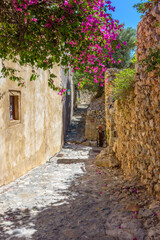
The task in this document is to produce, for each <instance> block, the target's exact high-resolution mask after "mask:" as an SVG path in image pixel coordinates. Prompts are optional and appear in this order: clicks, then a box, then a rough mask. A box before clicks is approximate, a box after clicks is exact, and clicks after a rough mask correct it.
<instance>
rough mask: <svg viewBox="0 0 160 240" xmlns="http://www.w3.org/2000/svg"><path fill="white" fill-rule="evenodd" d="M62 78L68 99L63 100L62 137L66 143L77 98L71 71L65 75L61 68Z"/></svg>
mask: <svg viewBox="0 0 160 240" xmlns="http://www.w3.org/2000/svg"><path fill="white" fill-rule="evenodd" d="M61 78H62V86H63V87H64V88H66V89H67V90H69V91H67V92H66V97H65V100H63V113H62V119H63V131H62V133H63V136H62V142H63V143H64V138H65V136H66V131H67V129H68V127H69V125H70V122H71V118H72V115H73V108H74V98H75V90H74V85H73V80H72V75H71V70H69V71H68V73H67V74H66V75H65V74H64V70H63V69H62V68H61Z"/></svg>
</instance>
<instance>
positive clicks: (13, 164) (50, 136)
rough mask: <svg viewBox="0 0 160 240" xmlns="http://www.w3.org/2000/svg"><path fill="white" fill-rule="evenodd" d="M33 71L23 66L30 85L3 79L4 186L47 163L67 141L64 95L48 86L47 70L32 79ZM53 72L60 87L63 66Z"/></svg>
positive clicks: (0, 151)
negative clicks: (64, 141) (64, 123)
mask: <svg viewBox="0 0 160 240" xmlns="http://www.w3.org/2000/svg"><path fill="white" fill-rule="evenodd" d="M9 66H10V67H14V68H15V67H16V68H17V66H16V65H14V64H13V63H10V64H9ZM1 67H2V63H1V66H0V68H1ZM31 73H32V69H31V68H30V67H25V68H21V69H20V74H21V76H22V77H23V78H24V82H25V86H26V87H18V84H17V82H12V81H10V80H9V79H7V78H1V79H0V186H1V185H5V184H8V183H9V182H11V181H13V180H15V179H16V178H18V177H20V176H22V175H24V174H25V173H26V172H28V171H29V170H31V169H32V168H34V167H36V166H38V165H40V164H43V163H44V162H46V161H47V160H48V159H49V158H50V157H52V156H53V155H54V154H55V153H57V152H58V151H59V150H60V148H61V146H62V143H63V134H64V133H63V105H64V103H63V101H62V97H61V96H59V95H58V94H57V92H55V91H53V90H52V89H50V88H49V87H48V81H47V79H48V72H47V71H43V70H39V72H38V73H39V77H38V79H37V80H36V81H32V82H30V81H29V79H30V76H31ZM53 73H54V74H55V75H56V76H57V78H56V79H55V80H54V82H55V84H56V86H60V85H61V84H62V74H61V68H60V67H56V66H55V67H54V68H53ZM63 80H65V79H63Z"/></svg>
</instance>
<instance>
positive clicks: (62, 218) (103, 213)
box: [0, 106, 160, 240]
mask: <svg viewBox="0 0 160 240" xmlns="http://www.w3.org/2000/svg"><path fill="white" fill-rule="evenodd" d="M85 107H86V106H82V107H81V108H79V109H77V111H76V113H75V116H74V119H73V122H72V124H71V127H70V129H69V131H68V134H67V136H66V144H65V145H64V147H63V148H62V150H61V151H60V152H59V153H58V154H56V155H55V156H54V157H53V158H51V159H50V161H49V162H47V163H46V164H43V165H42V166H40V167H37V168H35V169H33V170H32V171H30V172H29V173H27V174H26V175H25V176H23V177H21V178H20V179H17V180H16V181H15V182H13V183H11V184H9V185H7V186H5V187H1V188H0V240H19V239H21V240H28V239H33V240H71V239H72V240H85V239H89V240H136V239H137V240H152V239H153V240H154V239H155V240H160V203H159V202H158V201H155V200H154V199H153V197H151V196H149V193H148V192H147V191H146V189H145V188H144V187H143V186H142V185H141V184H140V183H139V181H137V180H136V179H133V180H132V181H127V180H125V178H124V176H123V173H122V172H121V171H120V170H118V169H116V170H109V169H99V168H96V167H95V166H94V158H95V156H96V155H97V154H98V153H99V151H100V150H101V149H99V148H91V147H88V146H83V145H81V144H78V141H80V139H81V140H83V134H84V118H85V113H86V108H85ZM82 113H83V114H82ZM80 115H81V117H80ZM75 142H76V144H75Z"/></svg>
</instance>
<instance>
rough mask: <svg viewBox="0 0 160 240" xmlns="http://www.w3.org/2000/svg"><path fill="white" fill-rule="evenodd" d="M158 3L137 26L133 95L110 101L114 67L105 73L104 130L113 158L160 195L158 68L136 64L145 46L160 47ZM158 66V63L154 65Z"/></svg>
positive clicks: (159, 81) (159, 79) (144, 51)
mask: <svg viewBox="0 0 160 240" xmlns="http://www.w3.org/2000/svg"><path fill="white" fill-rule="evenodd" d="M159 16H160V4H159V6H157V7H155V8H154V9H153V10H152V11H151V13H149V14H148V15H147V16H145V17H144V18H143V19H142V20H141V22H140V23H139V25H138V28H137V59H138V65H137V66H136V71H137V74H136V78H135V79H136V83H135V89H134V95H132V94H131V95H130V96H128V99H126V100H125V101H124V102H119V103H118V102H117V101H114V98H113V94H112V89H113V87H112V81H111V80H112V79H113V76H114V70H111V71H108V72H107V73H106V78H108V82H106V86H105V87H106V92H105V94H106V133H107V137H108V139H109V147H108V149H109V153H110V154H113V155H114V156H115V158H117V160H118V162H119V165H120V166H121V168H122V169H123V170H124V172H125V173H126V175H128V176H133V175H134V176H137V177H139V178H140V180H141V181H142V182H143V183H145V184H146V185H147V186H148V189H149V190H150V191H151V192H152V193H154V194H155V195H156V196H157V198H159V199H160V77H159V76H158V75H157V72H158V69H156V70H154V71H152V72H146V67H147V66H146V65H145V64H144V66H142V65H141V64H140V62H141V60H142V59H145V58H146V57H147V55H148V53H149V48H151V47H154V48H155V49H160V31H159V27H158V26H157V24H156V22H158V21H159V20H160V19H159ZM157 67H158V66H157Z"/></svg>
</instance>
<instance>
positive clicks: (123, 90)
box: [113, 68, 136, 100]
mask: <svg viewBox="0 0 160 240" xmlns="http://www.w3.org/2000/svg"><path fill="white" fill-rule="evenodd" d="M135 73H136V71H135V69H130V68H128V69H124V70H121V71H120V72H119V73H117V74H116V78H115V80H114V89H113V93H114V97H115V99H117V100H124V99H125V98H126V97H127V96H128V95H129V94H130V92H131V91H132V90H133V88H134V76H135Z"/></svg>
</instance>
